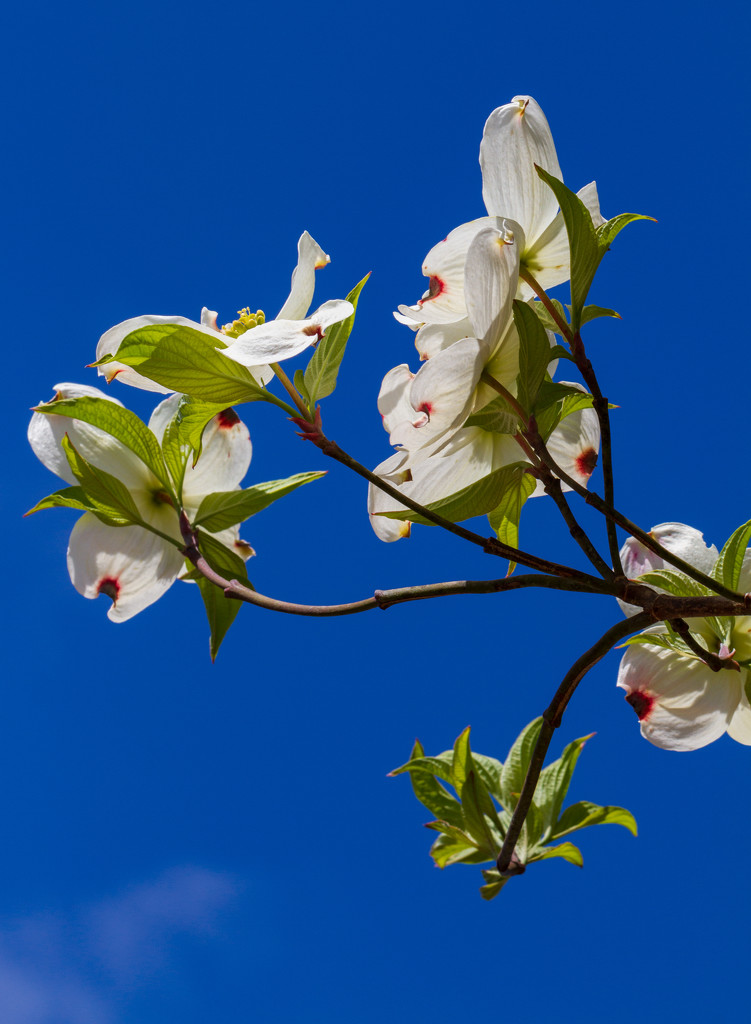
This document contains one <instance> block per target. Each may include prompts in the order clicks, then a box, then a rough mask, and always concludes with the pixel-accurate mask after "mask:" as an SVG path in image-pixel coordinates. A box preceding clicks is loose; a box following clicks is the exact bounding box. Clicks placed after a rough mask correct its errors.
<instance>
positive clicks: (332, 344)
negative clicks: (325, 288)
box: [304, 274, 370, 409]
mask: <svg viewBox="0 0 751 1024" xmlns="http://www.w3.org/2000/svg"><path fill="white" fill-rule="evenodd" d="M369 277H370V274H366V275H365V277H364V278H363V279H362V281H360V282H359V283H358V284H356V285H355V287H354V288H353V289H352V291H351V292H350V293H349V295H348V296H347V300H348V301H349V302H351V303H352V305H353V306H354V307H355V309H354V312H353V313H352V315H351V316H349V317H347V319H346V320H343V321H342V322H341V323H338V324H334V325H333V326H332V327H329V329H328V330H327V331H326V333H325V334H324V336H323V338H322V339H321V341H320V342H319V343H318V345H317V346H316V350H315V352H314V353H313V356H312V358H311V360H310V362H309V363H308V366H307V369H306V370H305V374H304V384H305V388H306V389H307V394H308V401H309V405H310V407H311V409H312V408H313V406H314V405H315V403H316V402H317V401H318V400H319V399H321V398H327V397H328V396H329V395H330V394H332V393H333V392H334V389H335V388H336V378H337V375H338V373H339V366H340V365H341V361H342V359H343V357H344V350H345V349H346V347H347V340H348V338H349V335H350V332H351V331H352V327H353V325H354V322H355V313H356V312H357V301H358V299H359V298H360V292H361V291H362V289H363V287H364V286H365V282H366V281H367V280H368V278H369Z"/></svg>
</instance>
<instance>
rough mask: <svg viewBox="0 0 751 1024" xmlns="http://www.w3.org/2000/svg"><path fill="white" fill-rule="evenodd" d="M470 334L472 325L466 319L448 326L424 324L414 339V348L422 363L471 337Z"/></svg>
mask: <svg viewBox="0 0 751 1024" xmlns="http://www.w3.org/2000/svg"><path fill="white" fill-rule="evenodd" d="M472 333H473V332H472V325H471V324H470V322H469V320H468V319H467V318H466V317H465V318H464V319H463V320H456V321H455V322H454V323H450V324H424V326H422V327H420V328H419V330H418V332H417V335H416V337H415V348H416V349H417V351H418V352H419V354H420V359H421V360H422V361H423V362H424V361H425V360H426V359H430V358H431V357H432V356H435V355H438V353H439V352H443V350H444V349H447V348H450V347H451V346H452V345H454V344H456V342H457V341H461V340H462V338H470V337H472Z"/></svg>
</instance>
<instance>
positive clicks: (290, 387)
mask: <svg viewBox="0 0 751 1024" xmlns="http://www.w3.org/2000/svg"><path fill="white" fill-rule="evenodd" d="M271 369H272V370H273V371H274V373H275V374H276V375H277V377H278V379H279V383H280V384H281V385H282V387H283V388H284V390H285V391H286V392H287V394H288V395H289V397H290V398H291V399H292V401H293V402H294V403H295V405H296V406H297V409H298V411H299V412H300V413H301V414H302V415H303V416H304V417H305V419H308V418H309V417H310V410H309V409H308V407H307V405H306V404H305V402H303V400H302V396H301V395H300V393H299V392H298V390H297V388H296V387H295V385H294V384H293V383H292V381H291V380H290V379H289V377H288V376H287V374H286V373H285V372H284V370H283V369H282V368H281V366H280V365H279V363H271Z"/></svg>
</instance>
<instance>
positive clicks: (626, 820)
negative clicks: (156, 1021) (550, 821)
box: [552, 800, 637, 839]
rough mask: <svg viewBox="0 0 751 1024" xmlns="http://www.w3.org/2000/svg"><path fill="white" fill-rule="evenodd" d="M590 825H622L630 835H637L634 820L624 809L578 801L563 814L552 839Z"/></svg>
mask: <svg viewBox="0 0 751 1024" xmlns="http://www.w3.org/2000/svg"><path fill="white" fill-rule="evenodd" d="M590 825H623V827H624V828H627V829H628V830H629V832H630V833H631V834H632V835H634V836H635V835H636V834H637V829H636V820H635V818H634V816H633V814H632V813H631V812H630V811H627V810H626V809H625V807H600V805H599V804H593V803H590V802H589V801H588V800H580V801H579V803H576V804H571V806H570V807H567V808H566V810H565V811H564V812H563V814H562V815H561V817H560V819H559V821H558V824H557V825H556V826H555V829H554V830H553V835H552V838H553V839H560V838H561V836H567V835H570V833H571V832H577V831H578V830H579V829H581V828H588V827H589V826H590Z"/></svg>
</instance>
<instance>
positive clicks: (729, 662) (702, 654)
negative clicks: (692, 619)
mask: <svg viewBox="0 0 751 1024" xmlns="http://www.w3.org/2000/svg"><path fill="white" fill-rule="evenodd" d="M668 622H669V623H670V625H671V626H672V627H673V629H674V630H675V631H676V633H677V634H678V636H680V637H681V639H682V640H683V642H684V643H685V645H686V647H688V648H689V649H690V650H691V651H693V653H694V654H695V655H696V656H697V658H701V660H702V661H703V662H704V664H705V665H707V666H708V667H709V668H711V669H712V671H713V672H721V671H722V670H723V669H726V668H729V669H732V670H733V671H735V672H740V670H741V666H740V665H739V664H738V662H737V661H735V660H734V659H733V658H731V657H727V658H722V657H721V656H720V655H719V654H715V653H714V652H713V651H708V650H707V649H706V647H702V645H701V644H700V643H699V642H698V640H697V639H696V637H695V636H694V634H693V633H692V632H691V630H690V628H689V625H688V623H687V622H686V621H685V620H684V619H668Z"/></svg>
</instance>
